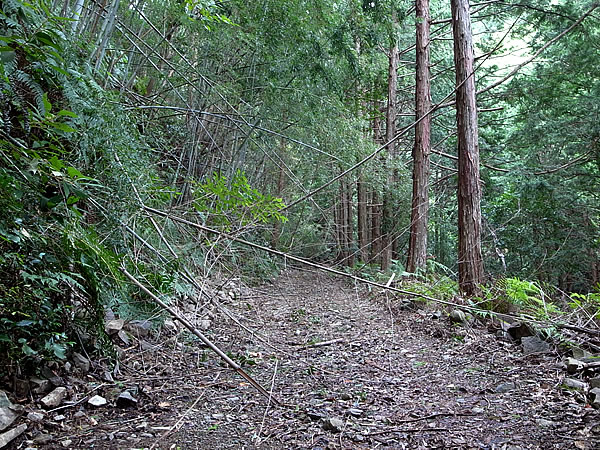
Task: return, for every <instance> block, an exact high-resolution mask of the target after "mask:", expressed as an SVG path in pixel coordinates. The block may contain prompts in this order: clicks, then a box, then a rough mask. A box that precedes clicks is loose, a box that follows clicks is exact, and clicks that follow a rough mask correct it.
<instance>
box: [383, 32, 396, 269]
mask: <svg viewBox="0 0 600 450" xmlns="http://www.w3.org/2000/svg"><path fill="white" fill-rule="evenodd" d="M388 58H389V65H388V101H387V109H386V114H385V141H386V142H390V141H391V140H392V139H394V137H395V136H396V109H397V107H396V95H397V92H398V76H397V72H398V59H399V54H398V45H397V44H396V43H394V44H393V45H392V46H391V48H390V52H389V55H388ZM386 150H387V171H388V172H387V186H385V191H384V192H385V193H384V197H383V219H382V230H381V270H387V269H389V267H390V263H391V260H392V242H393V240H394V212H393V210H394V204H393V201H392V195H391V193H392V189H394V185H395V176H394V169H393V166H394V162H395V159H396V158H397V155H396V143H395V142H391V143H389V144H388V146H387V149H386Z"/></svg>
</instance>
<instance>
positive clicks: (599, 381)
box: [590, 377, 600, 388]
mask: <svg viewBox="0 0 600 450" xmlns="http://www.w3.org/2000/svg"><path fill="white" fill-rule="evenodd" d="M590 387H592V388H600V377H594V378H590Z"/></svg>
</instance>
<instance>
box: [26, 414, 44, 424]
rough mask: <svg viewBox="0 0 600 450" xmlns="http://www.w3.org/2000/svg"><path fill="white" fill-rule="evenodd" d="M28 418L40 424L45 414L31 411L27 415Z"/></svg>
mask: <svg viewBox="0 0 600 450" xmlns="http://www.w3.org/2000/svg"><path fill="white" fill-rule="evenodd" d="M27 418H28V419H29V420H31V421H32V422H35V423H40V422H41V421H43V420H44V413H42V412H39V411H31V412H30V413H28V414H27Z"/></svg>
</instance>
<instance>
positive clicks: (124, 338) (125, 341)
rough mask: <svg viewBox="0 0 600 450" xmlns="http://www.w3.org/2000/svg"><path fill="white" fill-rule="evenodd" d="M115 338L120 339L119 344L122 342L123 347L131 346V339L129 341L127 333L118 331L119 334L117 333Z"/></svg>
mask: <svg viewBox="0 0 600 450" xmlns="http://www.w3.org/2000/svg"><path fill="white" fill-rule="evenodd" d="M117 336H119V339H121V342H123V344H125V345H130V344H131V339H129V336H128V335H127V333H126V332H125V331H123V330H119V332H118V333H117Z"/></svg>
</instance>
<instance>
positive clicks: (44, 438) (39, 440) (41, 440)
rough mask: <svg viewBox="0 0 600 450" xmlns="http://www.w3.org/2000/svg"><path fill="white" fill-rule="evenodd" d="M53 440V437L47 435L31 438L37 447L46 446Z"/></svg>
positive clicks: (41, 434)
mask: <svg viewBox="0 0 600 450" xmlns="http://www.w3.org/2000/svg"><path fill="white" fill-rule="evenodd" d="M53 440H54V436H52V435H51V434H49V433H40V434H38V435H37V436H36V437H34V438H33V443H34V444H38V445H46V444H49V443H50V442H52V441H53Z"/></svg>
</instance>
